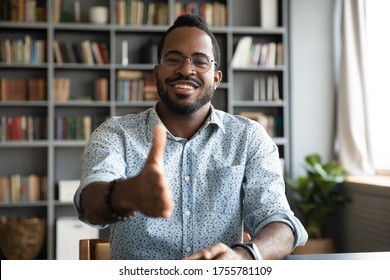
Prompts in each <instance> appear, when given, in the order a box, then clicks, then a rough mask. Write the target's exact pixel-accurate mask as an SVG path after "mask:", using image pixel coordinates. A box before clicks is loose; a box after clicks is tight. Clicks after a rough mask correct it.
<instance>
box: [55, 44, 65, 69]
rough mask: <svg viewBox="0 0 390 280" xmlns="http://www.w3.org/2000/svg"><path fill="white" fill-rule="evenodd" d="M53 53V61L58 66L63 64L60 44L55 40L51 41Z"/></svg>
mask: <svg viewBox="0 0 390 280" xmlns="http://www.w3.org/2000/svg"><path fill="white" fill-rule="evenodd" d="M53 53H54V61H55V62H56V63H58V64H62V63H64V59H63V57H62V53H61V49H60V43H59V42H58V41H57V40H54V41H53Z"/></svg>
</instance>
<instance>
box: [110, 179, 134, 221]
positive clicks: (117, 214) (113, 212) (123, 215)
mask: <svg viewBox="0 0 390 280" xmlns="http://www.w3.org/2000/svg"><path fill="white" fill-rule="evenodd" d="M117 182H118V181H117V180H113V181H111V182H110V183H109V184H108V188H107V191H106V194H105V196H104V203H105V206H106V211H107V213H108V214H109V215H110V216H111V218H113V219H114V220H116V221H117V222H119V221H126V220H128V219H130V218H131V217H132V216H133V213H134V211H133V210H128V209H120V207H117V204H116V203H113V201H115V200H114V199H113V197H114V195H115V194H114V192H116V191H117V188H118V186H117Z"/></svg>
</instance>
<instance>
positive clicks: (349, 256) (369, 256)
mask: <svg viewBox="0 0 390 280" xmlns="http://www.w3.org/2000/svg"><path fill="white" fill-rule="evenodd" d="M285 259H286V260H390V252H368V253H338V254H310V255H289V256H287V257H286V258H285Z"/></svg>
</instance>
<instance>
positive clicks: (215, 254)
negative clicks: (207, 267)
mask: <svg viewBox="0 0 390 280" xmlns="http://www.w3.org/2000/svg"><path fill="white" fill-rule="evenodd" d="M232 259H235V253H234V251H233V250H232V249H231V248H230V247H228V246H227V245H225V244H223V243H220V242H219V243H216V244H214V245H212V246H210V247H207V248H205V249H202V250H200V251H198V252H196V253H194V254H192V255H191V256H188V257H186V258H183V260H232Z"/></svg>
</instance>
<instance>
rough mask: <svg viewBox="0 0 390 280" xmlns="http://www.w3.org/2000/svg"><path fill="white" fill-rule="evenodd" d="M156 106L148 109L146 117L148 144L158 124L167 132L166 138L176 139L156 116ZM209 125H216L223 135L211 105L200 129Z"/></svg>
mask: <svg viewBox="0 0 390 280" xmlns="http://www.w3.org/2000/svg"><path fill="white" fill-rule="evenodd" d="M157 104H158V102H157V103H156V104H154V106H153V108H151V109H149V113H148V116H147V120H146V122H147V131H146V136H147V140H148V141H149V142H151V141H152V140H153V133H154V127H155V126H156V125H157V124H158V123H160V124H162V125H163V126H164V128H165V130H166V131H167V135H168V138H174V139H176V137H175V136H173V135H172V134H171V133H170V132H169V130H168V129H167V128H166V127H165V125H164V123H163V122H162V121H161V119H160V117H159V116H158V114H157V110H156V107H157ZM209 125H216V126H218V127H219V128H220V129H221V130H222V132H223V133H225V127H224V125H223V122H222V120H221V118H220V116H219V115H218V114H217V110H215V108H214V106H213V105H211V107H210V115H209V117H208V118H207V120H206V122H205V124H204V125H203V126H202V128H201V129H200V130H202V129H205V128H206V127H207V126H209Z"/></svg>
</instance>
